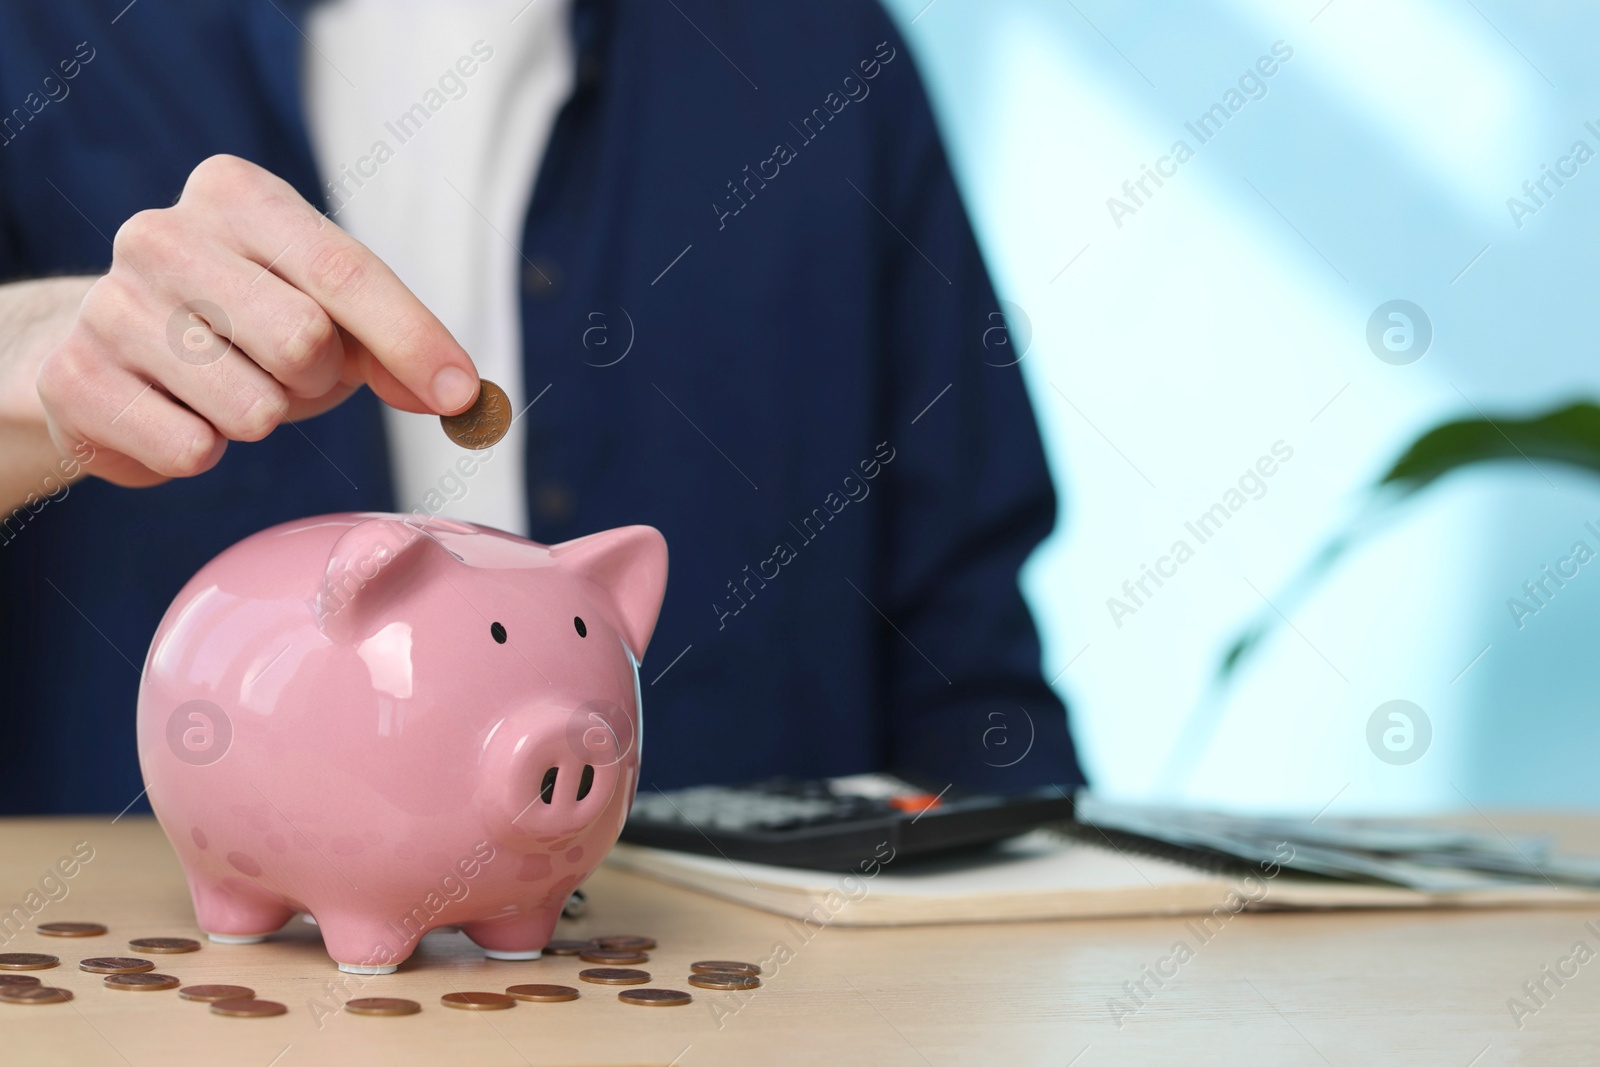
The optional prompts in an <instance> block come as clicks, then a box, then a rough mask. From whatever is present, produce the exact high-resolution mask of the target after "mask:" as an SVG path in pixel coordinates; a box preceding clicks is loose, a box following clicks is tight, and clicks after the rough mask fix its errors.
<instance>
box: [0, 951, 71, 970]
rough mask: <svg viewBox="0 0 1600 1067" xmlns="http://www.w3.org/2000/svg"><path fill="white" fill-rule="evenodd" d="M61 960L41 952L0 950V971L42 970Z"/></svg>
mask: <svg viewBox="0 0 1600 1067" xmlns="http://www.w3.org/2000/svg"><path fill="white" fill-rule="evenodd" d="M60 962H61V957H59V956H49V955H46V954H45V953H43V952H0V971H42V970H44V969H45V968H46V967H54V966H55V965H56V964H58V963H60Z"/></svg>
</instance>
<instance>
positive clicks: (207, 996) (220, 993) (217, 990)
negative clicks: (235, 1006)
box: [178, 985, 256, 1001]
mask: <svg viewBox="0 0 1600 1067" xmlns="http://www.w3.org/2000/svg"><path fill="white" fill-rule="evenodd" d="M255 995H256V991H255V990H254V989H251V988H250V987H249V986H244V985H186V986H184V987H183V988H182V989H180V990H178V996H180V997H182V998H183V999H184V1000H209V1001H218V1000H249V999H250V998H251V997H253V996H255Z"/></svg>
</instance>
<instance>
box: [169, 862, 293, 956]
mask: <svg viewBox="0 0 1600 1067" xmlns="http://www.w3.org/2000/svg"><path fill="white" fill-rule="evenodd" d="M189 895H190V896H191V897H192V898H193V899H194V916H195V921H196V922H198V923H199V924H200V929H202V930H204V931H205V932H206V936H207V937H209V938H210V939H211V940H213V941H217V942H220V943H222V944H228V945H246V944H251V943H253V942H256V941H265V940H266V939H267V935H268V934H270V933H272V932H273V931H275V930H277V929H279V928H280V927H282V926H283V924H284V923H286V922H288V921H289V919H290V917H291V916H293V915H294V909H293V908H291V907H289V906H288V905H287V904H285V903H284V902H283V901H281V900H279V899H278V898H277V897H276V896H274V895H272V894H271V893H268V892H267V891H266V890H264V889H259V888H257V887H256V886H253V885H250V884H249V883H243V882H235V881H234V880H231V879H229V880H227V881H224V882H221V883H216V882H208V881H205V880H203V879H200V878H190V879H189Z"/></svg>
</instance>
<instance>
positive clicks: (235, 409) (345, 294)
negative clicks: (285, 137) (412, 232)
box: [37, 156, 478, 486]
mask: <svg viewBox="0 0 1600 1067" xmlns="http://www.w3.org/2000/svg"><path fill="white" fill-rule="evenodd" d="M363 384H366V385H370V386H371V387H372V389H373V391H374V392H375V393H377V395H378V396H379V398H381V399H382V400H384V401H385V402H386V403H388V404H391V405H393V406H395V407H398V408H402V409H404V410H406V411H417V412H434V413H437V414H441V415H449V414H455V413H457V412H460V411H462V410H464V409H466V408H467V407H469V406H470V405H471V404H472V402H473V400H474V399H475V398H476V397H477V393H478V376H477V372H476V370H475V369H474V367H473V365H472V360H471V358H470V357H468V355H467V353H466V352H465V351H463V350H462V348H461V346H460V345H458V344H457V343H456V341H455V339H454V338H453V337H451V336H450V332H449V331H448V330H446V329H445V328H444V326H443V325H442V324H441V323H440V322H439V320H438V319H436V318H434V317H433V315H432V314H431V313H430V312H429V311H428V309H427V308H425V307H423V305H422V304H421V302H420V301H418V300H417V298H416V297H415V296H413V295H412V294H411V292H410V290H408V289H407V288H406V287H405V285H404V284H403V283H402V282H401V281H400V279H399V278H397V277H396V276H395V274H394V272H393V271H391V270H390V269H389V268H388V267H387V266H385V265H384V264H383V262H382V261H381V260H379V259H378V257H377V256H375V255H374V254H373V253H372V252H371V251H369V250H368V249H367V248H366V247H365V246H363V245H362V244H361V243H360V242H359V241H357V240H355V239H354V238H352V237H351V236H349V235H348V234H346V233H345V232H344V231H343V230H341V229H339V228H338V227H337V226H335V225H334V224H333V223H332V222H330V221H328V220H327V219H326V218H324V217H323V216H322V215H321V214H320V213H319V212H318V211H317V210H316V209H315V208H314V207H312V206H311V205H310V204H308V203H307V202H306V201H305V200H303V199H302V198H301V197H300V196H299V194H298V193H296V192H295V191H294V189H293V188H292V187H290V185H289V184H288V183H287V182H285V181H283V180H282V179H280V178H277V177H275V176H274V175H272V174H269V173H268V172H267V171H265V170H262V169H261V168H260V167H257V166H256V165H254V164H253V163H249V162H247V161H245V160H242V159H239V158H236V157H234V156H212V157H211V158H210V159H207V160H206V161H205V162H203V163H201V164H200V165H199V166H198V167H196V168H195V169H194V172H193V173H192V174H191V175H190V176H189V181H188V183H187V184H186V185H185V186H184V189H183V195H182V196H181V197H180V198H179V200H178V202H177V203H176V204H175V205H173V206H172V207H170V208H162V209H159V210H150V211H142V212H140V213H139V214H137V215H135V216H133V217H132V218H130V219H129V220H128V221H127V222H126V223H124V224H123V226H122V228H121V229H119V230H118V231H117V235H116V239H115V241H114V242H113V246H112V262H111V270H110V271H109V272H108V273H107V274H106V275H105V276H104V277H102V278H100V279H99V280H97V281H95V282H94V283H93V284H92V285H91V286H90V287H89V289H88V292H87V295H85V296H84V298H83V302H82V305H81V307H80V308H79V309H78V313H77V318H76V320H75V321H74V322H73V324H72V326H71V328H70V330H69V331H68V332H67V334H66V336H65V339H63V340H61V341H60V343H59V344H57V345H56V346H55V347H54V348H53V349H52V350H50V351H49V352H48V354H47V355H45V356H44V358H43V361H42V363H40V364H39V368H38V375H37V386H38V398H39V400H40V401H41V403H42V410H43V419H42V422H43V424H44V426H45V427H47V428H48V432H49V437H50V440H51V442H53V445H54V448H55V450H56V451H58V452H59V454H60V455H62V456H66V455H71V454H74V452H75V451H76V453H77V454H78V455H83V454H84V452H83V450H82V446H83V445H84V444H85V443H87V444H88V445H90V446H92V449H93V453H92V454H93V456H94V459H93V461H92V463H91V464H90V465H89V473H91V474H97V475H99V476H100V477H103V478H106V479H109V480H110V481H113V482H116V483H117V484H119V485H127V486H145V485H154V484H156V483H158V482H162V481H165V480H167V479H168V478H181V477H187V476H190V475H195V474H200V473H202V472H204V471H206V470H209V469H210V468H211V467H212V466H214V465H215V464H216V463H217V461H218V460H219V459H220V458H221V457H222V453H223V450H224V449H225V448H226V447H227V443H228V441H230V440H233V441H259V440H260V439H262V438H263V437H265V436H267V434H269V433H271V432H272V431H273V430H274V429H275V428H277V426H278V425H279V424H281V423H283V422H292V421H295V420H297V419H303V418H308V417H310V416H312V415H316V414H320V413H321V412H324V411H327V410H328V409H329V408H332V407H334V406H335V405H337V404H339V403H340V402H341V401H343V400H344V399H345V398H346V397H348V396H350V394H351V393H353V392H355V390H356V389H358V388H360V386H361V385H363Z"/></svg>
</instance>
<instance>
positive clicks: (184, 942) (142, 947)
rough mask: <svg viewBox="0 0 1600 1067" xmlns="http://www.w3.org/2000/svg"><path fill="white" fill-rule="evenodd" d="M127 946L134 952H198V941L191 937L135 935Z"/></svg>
mask: <svg viewBox="0 0 1600 1067" xmlns="http://www.w3.org/2000/svg"><path fill="white" fill-rule="evenodd" d="M128 947H129V948H131V949H133V950H134V951H135V952H199V951H200V942H198V941H196V940H195V939H194V938H192V937H136V938H134V939H133V940H132V941H129V942H128Z"/></svg>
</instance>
